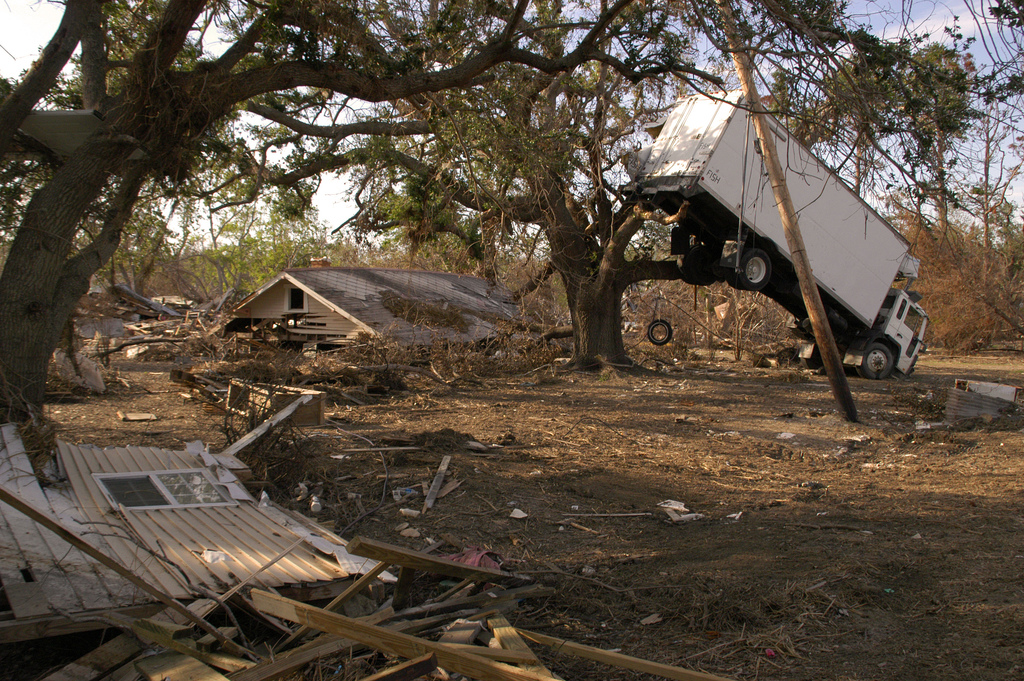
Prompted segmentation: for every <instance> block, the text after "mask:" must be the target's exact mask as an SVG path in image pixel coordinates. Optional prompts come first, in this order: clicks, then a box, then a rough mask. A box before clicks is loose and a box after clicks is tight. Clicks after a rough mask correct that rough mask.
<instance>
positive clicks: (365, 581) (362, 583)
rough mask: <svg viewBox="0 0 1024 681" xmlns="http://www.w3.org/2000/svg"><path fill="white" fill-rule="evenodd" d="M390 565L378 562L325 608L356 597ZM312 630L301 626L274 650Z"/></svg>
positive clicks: (334, 608) (336, 607) (286, 645)
mask: <svg viewBox="0 0 1024 681" xmlns="http://www.w3.org/2000/svg"><path fill="white" fill-rule="evenodd" d="M389 567H391V566H390V565H388V564H387V563H377V566H376V567H375V568H373V569H372V570H370V571H369V572H367V573H366V574H364V575H363V576H362V577H360V578H359V579H357V580H356V581H354V582H352V585H351V586H349V587H348V588H347V589H345V590H344V591H343V592H341V593H340V594H338V596H337V597H336V598H334V600H332V601H331V602H330V603H328V604H327V605H325V606H324V610H327V611H328V612H334V611H335V610H337V609H338V608H339V607H341V606H342V605H344V604H345V603H346V602H348V601H350V600H352V598H354V597H355V596H356V595H357V594H358V593H359V592H360V591H362V590H363V589H365V588H366V587H367V586H369V584H370V582H372V581H373V580H375V579H377V577H378V576H379V575H380V573H382V572H384V571H385V570H387V569H388V568H389ZM310 631H311V629H310V628H309V627H299V628H298V629H296V630H295V631H294V632H293V633H292V635H291V636H289V637H288V638H286V639H285V640H284V641H282V642H281V643H279V644H278V645H276V646H274V650H284V649H285V648H287V647H288V646H289V645H290V644H291V643H293V642H294V641H297V640H298V639H300V638H302V637H303V636H305V635H306V634H308V633H309V632H310Z"/></svg>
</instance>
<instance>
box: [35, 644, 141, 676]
mask: <svg viewBox="0 0 1024 681" xmlns="http://www.w3.org/2000/svg"><path fill="white" fill-rule="evenodd" d="M141 652H142V646H140V645H139V643H138V641H136V640H135V639H134V638H133V637H131V636H125V635H123V634H122V635H121V636H116V637H114V638H112V639H110V640H109V641H107V642H106V643H104V644H103V645H101V646H100V647H98V648H96V649H94V650H91V651H89V652H88V653H86V654H85V655H83V656H82V657H80V658H78V659H77V660H75V661H74V662H71V663H70V664H67V665H64V666H63V667H62V668H60V669H58V670H57V671H55V672H53V673H52V674H50V675H49V676H47V677H46V678H43V679H40V680H39V681H93V679H96V678H98V677H99V676H101V675H102V676H106V675H107V674H109V673H110V672H112V671H114V670H115V669H117V668H119V667H120V666H122V665H123V664H125V663H126V662H128V660H130V659H131V658H133V657H135V656H136V655H138V654H139V653H141Z"/></svg>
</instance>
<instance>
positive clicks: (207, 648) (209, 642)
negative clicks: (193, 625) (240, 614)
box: [196, 627, 238, 653]
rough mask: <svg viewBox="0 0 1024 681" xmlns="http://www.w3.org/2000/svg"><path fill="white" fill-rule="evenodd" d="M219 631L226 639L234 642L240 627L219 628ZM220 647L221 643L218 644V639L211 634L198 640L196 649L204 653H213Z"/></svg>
mask: <svg viewBox="0 0 1024 681" xmlns="http://www.w3.org/2000/svg"><path fill="white" fill-rule="evenodd" d="M218 629H219V630H220V633H222V634H224V636H225V637H226V638H230V639H232V640H234V638H235V637H236V636H238V627H218ZM219 647H220V643H218V642H217V639H215V638H214V637H212V636H210V635H209V634H206V635H205V636H202V637H200V638H197V639H196V648H199V650H202V651H204V652H207V653H212V652H214V651H215V650H217V649H218V648H219Z"/></svg>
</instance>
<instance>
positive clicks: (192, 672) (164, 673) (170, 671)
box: [135, 652, 228, 681]
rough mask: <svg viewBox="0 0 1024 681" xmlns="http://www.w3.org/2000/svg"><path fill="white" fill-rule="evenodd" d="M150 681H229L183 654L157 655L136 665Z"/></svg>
mask: <svg viewBox="0 0 1024 681" xmlns="http://www.w3.org/2000/svg"><path fill="white" fill-rule="evenodd" d="M135 668H136V669H138V670H139V671H140V672H141V673H142V675H143V676H145V677H146V678H147V679H149V681H228V677H226V676H224V675H223V674H221V673H219V672H217V671H214V670H213V669H210V668H209V667H207V666H206V665H205V664H203V663H202V662H200V661H199V660H196V659H195V658H192V657H189V656H188V655H182V654H181V653H171V652H167V653H157V654H156V655H150V656H149V657H144V658H142V659H141V660H139V661H137V662H136V663H135Z"/></svg>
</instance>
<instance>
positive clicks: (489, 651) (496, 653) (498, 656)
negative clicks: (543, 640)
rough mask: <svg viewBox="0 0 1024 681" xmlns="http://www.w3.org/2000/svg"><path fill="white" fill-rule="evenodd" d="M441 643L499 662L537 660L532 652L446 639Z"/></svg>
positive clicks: (521, 663)
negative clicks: (446, 640)
mask: <svg viewBox="0 0 1024 681" xmlns="http://www.w3.org/2000/svg"><path fill="white" fill-rule="evenodd" d="M441 643H442V644H443V645H445V646H447V647H448V648H449V649H450V650H458V651H462V652H465V653H471V654H473V655H479V656H480V657H486V658H487V659H488V660H497V661H498V662H509V663H511V664H518V665H525V664H530V663H531V662H535V661H536V660H537V658H536V656H534V654H533V653H531V652H527V653H523V652H520V651H518V650H504V649H502V648H489V647H487V646H477V645H472V644H469V643H447V642H444V641H442V642H441Z"/></svg>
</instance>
